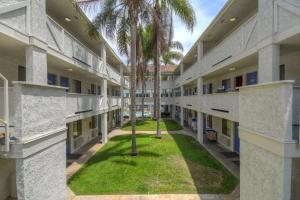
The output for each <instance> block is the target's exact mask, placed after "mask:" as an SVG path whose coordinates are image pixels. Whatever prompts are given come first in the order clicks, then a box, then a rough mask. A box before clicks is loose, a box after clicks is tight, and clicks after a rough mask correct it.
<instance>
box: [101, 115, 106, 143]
mask: <svg viewBox="0 0 300 200" xmlns="http://www.w3.org/2000/svg"><path fill="white" fill-rule="evenodd" d="M107 115H108V113H107V112H106V113H103V114H101V132H102V143H103V144H105V143H107V141H108V137H107V134H108V133H107Z"/></svg>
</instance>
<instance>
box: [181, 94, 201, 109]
mask: <svg viewBox="0 0 300 200" xmlns="http://www.w3.org/2000/svg"><path fill="white" fill-rule="evenodd" d="M198 104H199V96H198V95H191V96H183V97H182V101H181V106H182V107H184V108H187V109H192V110H198V109H199V106H198Z"/></svg>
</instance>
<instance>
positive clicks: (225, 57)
mask: <svg viewBox="0 0 300 200" xmlns="http://www.w3.org/2000/svg"><path fill="white" fill-rule="evenodd" d="M256 44H257V14H255V15H254V16H252V17H251V18H250V19H248V20H247V21H246V22H244V23H243V24H242V25H240V26H239V28H238V29H236V30H235V31H234V32H232V33H231V34H230V35H228V36H227V37H226V38H225V39H224V40H223V41H221V42H220V43H219V44H217V46H215V47H213V48H212V49H211V50H210V51H209V52H208V53H206V54H204V57H203V61H202V62H203V69H202V70H203V71H202V72H204V73H209V72H211V71H213V70H214V69H215V68H217V67H222V66H225V65H228V64H231V63H232V62H234V61H235V60H236V59H241V57H245V56H247V55H250V54H251V53H254V52H255V51H256V50H255V47H256Z"/></svg>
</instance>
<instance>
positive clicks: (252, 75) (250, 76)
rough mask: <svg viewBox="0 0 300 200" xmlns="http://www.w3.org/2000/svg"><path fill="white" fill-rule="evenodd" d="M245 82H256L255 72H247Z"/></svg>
mask: <svg viewBox="0 0 300 200" xmlns="http://www.w3.org/2000/svg"><path fill="white" fill-rule="evenodd" d="M246 78H247V80H246V84H247V85H254V84H257V72H251V73H248V74H247V75H246Z"/></svg>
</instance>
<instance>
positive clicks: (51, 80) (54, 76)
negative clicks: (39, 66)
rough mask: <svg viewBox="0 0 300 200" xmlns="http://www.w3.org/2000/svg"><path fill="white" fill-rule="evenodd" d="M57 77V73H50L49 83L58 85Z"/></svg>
mask: <svg viewBox="0 0 300 200" xmlns="http://www.w3.org/2000/svg"><path fill="white" fill-rule="evenodd" d="M56 82H57V79H56V75H55V74H49V73H48V84H49V85H56Z"/></svg>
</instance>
